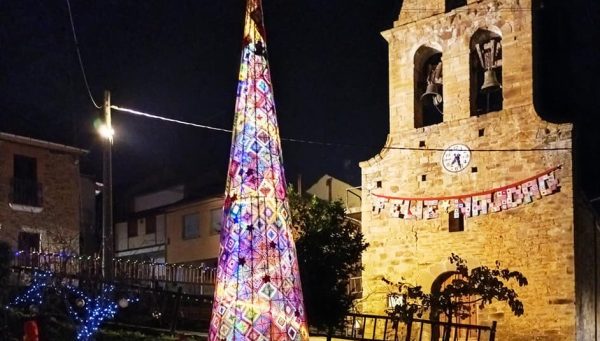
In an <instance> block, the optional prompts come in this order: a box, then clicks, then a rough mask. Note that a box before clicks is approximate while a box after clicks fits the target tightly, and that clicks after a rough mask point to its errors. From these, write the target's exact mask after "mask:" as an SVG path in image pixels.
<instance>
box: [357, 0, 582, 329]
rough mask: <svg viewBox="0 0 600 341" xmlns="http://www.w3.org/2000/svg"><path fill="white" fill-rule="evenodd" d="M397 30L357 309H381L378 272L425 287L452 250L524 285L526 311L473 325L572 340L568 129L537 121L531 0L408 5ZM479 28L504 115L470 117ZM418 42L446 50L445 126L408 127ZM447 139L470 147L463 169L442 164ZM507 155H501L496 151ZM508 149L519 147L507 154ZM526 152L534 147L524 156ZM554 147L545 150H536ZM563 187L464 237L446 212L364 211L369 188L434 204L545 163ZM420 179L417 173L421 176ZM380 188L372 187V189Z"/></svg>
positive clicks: (485, 220)
mask: <svg viewBox="0 0 600 341" xmlns="http://www.w3.org/2000/svg"><path fill="white" fill-rule="evenodd" d="M403 6H404V8H430V9H431V8H434V9H435V8H438V9H439V10H432V11H429V12H427V11H421V12H419V13H414V12H415V11H406V12H404V11H402V10H401V14H400V19H399V21H397V22H396V23H395V26H394V28H392V29H391V30H389V31H387V32H384V33H383V36H384V37H385V38H386V39H387V40H388V42H389V55H390V134H389V136H388V141H387V143H386V147H409V148H417V149H421V150H402V149H393V148H384V149H383V150H382V151H381V152H380V153H379V154H378V155H376V156H375V157H373V158H372V159H371V160H368V161H365V162H363V163H361V168H362V185H363V195H362V197H363V207H362V216H363V225H362V226H363V233H364V234H365V237H366V239H367V242H369V243H370V245H371V246H370V248H369V249H368V250H367V251H366V252H365V254H364V255H363V263H364V266H365V270H364V272H363V288H364V297H365V300H364V301H363V302H362V307H363V311H364V312H367V313H376V314H381V313H383V311H384V308H385V304H386V295H387V293H388V292H389V290H390V288H389V287H387V286H386V285H385V284H384V283H383V281H381V278H382V277H384V276H385V277H386V278H388V279H390V280H394V281H399V280H400V279H401V278H405V279H406V280H407V281H409V282H411V283H414V284H418V285H422V286H423V287H424V289H425V290H426V291H429V289H430V288H431V285H432V283H433V281H434V280H435V279H436V277H438V276H439V275H441V274H442V273H444V272H446V271H450V270H452V268H451V266H450V264H449V262H448V260H447V258H448V256H449V255H450V254H451V253H452V252H454V253H457V254H459V255H460V256H462V257H463V258H464V259H466V260H467V261H468V264H469V266H470V267H475V266H478V265H489V266H493V265H494V262H495V261H496V260H499V261H500V262H501V263H502V266H504V267H508V268H510V269H513V270H517V271H521V272H522V273H523V274H524V275H525V276H526V277H527V278H528V280H529V283H530V284H529V285H528V286H527V287H524V288H518V290H517V292H518V293H519V296H520V298H521V299H522V300H523V302H524V304H525V314H524V315H523V316H521V317H514V316H513V315H512V313H511V311H510V308H509V307H508V306H507V305H503V304H493V305H490V306H488V307H486V308H485V309H483V310H480V311H478V313H477V322H478V323H479V324H491V322H492V321H494V320H495V321H498V330H499V331H498V339H499V340H533V339H536V340H572V339H574V338H575V334H576V332H575V330H576V322H575V321H576V309H575V275H574V271H575V264H574V225H573V219H574V218H573V179H572V173H573V172H572V158H571V150H570V148H571V132H572V126H571V125H570V124H552V123H548V122H545V121H543V120H541V119H540V118H539V116H538V114H537V113H536V112H535V109H534V107H533V97H532V55H531V46H532V41H531V12H530V4H529V2H528V1H519V2H516V1H482V2H477V3H473V2H471V1H469V5H467V6H466V7H461V8H458V9H455V10H453V11H450V12H449V13H444V9H443V1H440V0H435V1H434V0H430V1H412V2H411V1H405V2H404V5H403ZM478 29H486V30H490V31H492V32H494V33H496V34H498V35H500V36H501V37H502V47H503V51H502V53H503V60H502V63H503V69H502V78H503V96H504V102H503V110H501V111H497V112H492V113H488V114H485V115H481V116H473V117H472V116H471V115H470V101H471V100H472V99H471V98H470V78H469V77H470V72H469V44H470V40H471V37H472V35H473V34H474V33H475V32H476V31H477V30H478ZM421 46H429V47H433V48H435V49H437V50H439V51H442V52H443V57H442V60H443V79H444V115H443V123H439V124H436V125H432V126H426V127H422V128H414V127H415V125H414V119H415V118H414V112H415V111H414V109H415V108H414V105H415V101H414V98H415V94H414V90H413V81H414V80H413V77H414V71H413V65H414V64H413V63H414V57H415V53H416V51H417V50H418V49H419V47H421ZM455 143H462V144H465V145H467V146H468V147H469V148H470V149H471V150H472V153H471V161H470V164H469V166H468V167H467V168H466V169H464V170H463V171H461V172H458V173H451V172H448V171H446V170H444V169H443V167H442V165H441V162H440V160H441V155H442V151H441V150H443V149H445V148H447V147H448V146H450V145H453V144H455ZM506 149H511V150H508V151H502V150H506ZM515 149H516V150H517V151H515ZM532 149H533V150H532ZM539 149H551V150H544V151H542V150H539ZM558 165H561V166H562V167H561V169H560V170H558V171H557V175H558V177H559V179H560V185H561V187H560V192H558V193H555V194H553V195H549V196H545V197H543V198H541V199H540V200H537V201H534V202H533V203H530V204H527V205H521V206H518V207H516V208H513V209H510V210H506V211H501V212H498V213H490V214H487V215H484V216H478V217H470V218H465V227H464V231H462V232H452V233H451V232H449V230H448V224H449V222H448V220H449V217H448V213H441V214H440V217H439V218H437V219H431V220H402V219H399V218H394V217H391V216H390V215H389V214H388V213H386V212H382V213H381V214H378V215H376V214H373V213H372V202H373V200H372V199H373V196H372V193H380V194H385V195H390V196H401V197H438V196H447V195H457V194H468V193H475V192H480V191H485V190H489V189H493V188H497V187H501V186H504V185H509V184H511V183H514V182H517V181H519V180H522V179H526V178H528V177H530V176H533V175H535V174H538V173H540V172H543V171H545V170H547V169H549V168H551V167H554V166H558ZM423 175H425V177H423ZM378 182H379V184H380V186H381V187H380V188H377V187H378V186H377V185H378Z"/></svg>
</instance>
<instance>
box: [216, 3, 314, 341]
mask: <svg viewBox="0 0 600 341" xmlns="http://www.w3.org/2000/svg"><path fill="white" fill-rule="evenodd" d="M222 226H223V227H222V229H221V248H220V254H219V263H218V267H217V284H216V289H215V296H214V303H213V311H212V318H211V324H210V331H209V340H211V341H216V340H219V341H220V340H228V341H229V340H231V341H233V340H308V331H307V326H306V317H305V312H304V302H303V298H302V289H301V285H300V274H299V271H298V261H297V259H296V249H295V246H294V241H293V239H292V235H291V231H290V226H291V222H290V212H289V207H288V201H287V196H286V185H285V177H284V171H283V166H282V157H281V142H280V138H279V128H278V125H277V118H276V115H275V103H274V101H273V91H272V85H271V76H270V73H269V65H268V61H267V46H266V42H265V28H264V25H263V13H262V4H261V1H260V0H248V1H247V5H246V16H245V26H244V39H243V50H242V58H241V66H240V73H239V83H238V90H237V102H236V107H235V118H234V126H233V136H232V146H231V156H230V161H229V170H228V178H227V188H226V192H225V203H224V205H223V224H222Z"/></svg>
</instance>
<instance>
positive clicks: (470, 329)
mask: <svg viewBox="0 0 600 341" xmlns="http://www.w3.org/2000/svg"><path fill="white" fill-rule="evenodd" d="M311 335H314V336H324V337H328V338H335V339H343V340H372V341H388V340H393V341H422V340H432V341H434V340H435V341H475V340H477V341H484V340H487V341H494V340H495V338H496V322H495V321H494V322H492V325H491V326H480V325H469V324H461V323H451V322H441V321H431V320H425V319H411V320H408V321H400V320H397V319H392V318H391V317H389V316H379V315H368V314H348V315H347V316H346V319H345V323H344V326H343V327H340V328H334V329H333V330H330V331H319V330H314V331H312V332H311Z"/></svg>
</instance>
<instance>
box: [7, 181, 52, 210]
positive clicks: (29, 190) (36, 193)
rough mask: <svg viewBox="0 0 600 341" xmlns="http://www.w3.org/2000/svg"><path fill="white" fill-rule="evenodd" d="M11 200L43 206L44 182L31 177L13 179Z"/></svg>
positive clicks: (14, 202) (13, 202)
mask: <svg viewBox="0 0 600 341" xmlns="http://www.w3.org/2000/svg"><path fill="white" fill-rule="evenodd" d="M10 184H11V186H10V188H11V191H10V202H11V203H12V204H17V205H24V206H32V207H42V205H43V203H44V201H43V199H44V195H43V193H44V192H43V190H42V184H40V183H39V182H36V181H33V180H30V179H19V178H12V179H11V183H10Z"/></svg>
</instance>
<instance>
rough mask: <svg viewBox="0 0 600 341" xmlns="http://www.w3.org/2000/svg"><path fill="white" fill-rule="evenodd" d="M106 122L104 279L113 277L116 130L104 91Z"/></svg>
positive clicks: (104, 156) (103, 174)
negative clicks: (113, 180) (113, 188)
mask: <svg viewBox="0 0 600 341" xmlns="http://www.w3.org/2000/svg"><path fill="white" fill-rule="evenodd" d="M103 109H104V115H103V116H104V117H103V121H104V123H103V124H102V125H101V126H100V128H99V133H100V135H101V136H102V137H103V139H104V143H103V153H102V182H103V191H102V277H103V278H104V280H107V281H112V279H113V257H114V250H113V249H114V238H113V212H112V206H113V202H112V143H113V136H114V130H113V128H112V123H111V118H110V92H109V91H108V90H105V91H104V106H103Z"/></svg>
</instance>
